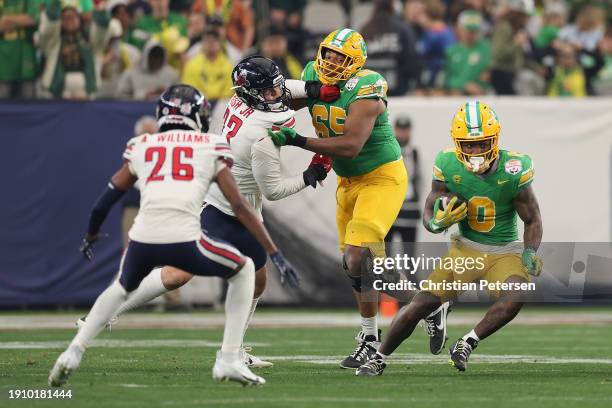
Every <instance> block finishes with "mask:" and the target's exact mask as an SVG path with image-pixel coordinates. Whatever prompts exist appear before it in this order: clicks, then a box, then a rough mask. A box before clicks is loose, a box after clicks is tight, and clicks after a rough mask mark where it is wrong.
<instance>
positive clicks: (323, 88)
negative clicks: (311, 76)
mask: <svg viewBox="0 0 612 408" xmlns="http://www.w3.org/2000/svg"><path fill="white" fill-rule="evenodd" d="M306 95H308V97H309V98H310V99H318V100H320V101H323V102H327V103H331V102H334V101H335V100H336V99H338V98H339V97H340V88H339V87H338V86H337V85H323V84H322V83H321V82H319V81H306Z"/></svg>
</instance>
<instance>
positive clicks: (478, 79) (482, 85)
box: [444, 10, 491, 96]
mask: <svg viewBox="0 0 612 408" xmlns="http://www.w3.org/2000/svg"><path fill="white" fill-rule="evenodd" d="M481 29H482V16H481V15H480V13H478V12H477V11H473V10H465V11H463V12H461V14H459V18H458V20H457V36H458V38H459V42H458V43H456V44H453V45H452V46H451V47H450V48H449V49H448V50H447V51H446V62H445V64H444V87H445V89H446V91H447V92H449V93H450V94H454V95H474V96H476V95H483V94H485V93H486V91H487V89H488V88H489V83H488V79H489V71H488V70H489V66H490V64H491V43H490V42H489V41H488V40H486V39H484V38H482V34H481Z"/></svg>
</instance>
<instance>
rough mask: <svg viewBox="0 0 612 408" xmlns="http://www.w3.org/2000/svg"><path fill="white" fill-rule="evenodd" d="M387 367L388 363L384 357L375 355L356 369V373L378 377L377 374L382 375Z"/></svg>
mask: <svg viewBox="0 0 612 408" xmlns="http://www.w3.org/2000/svg"><path fill="white" fill-rule="evenodd" d="M385 367H387V363H385V362H384V361H383V359H382V358H380V357H378V356H377V355H374V357H372V358H371V359H369V360H368V361H367V362H366V363H365V364H363V365H362V366H361V367H359V368H358V369H357V370H356V371H355V375H357V376H360V377H376V376H377V375H382V373H383V371H385Z"/></svg>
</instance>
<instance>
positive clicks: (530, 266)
mask: <svg viewBox="0 0 612 408" xmlns="http://www.w3.org/2000/svg"><path fill="white" fill-rule="evenodd" d="M521 259H522V261H523V267H524V268H525V269H526V270H527V273H528V274H530V275H532V276H540V274H541V273H542V260H541V259H540V258H538V255H537V254H536V251H535V249H533V248H525V249H524V250H523V255H522V256H521Z"/></svg>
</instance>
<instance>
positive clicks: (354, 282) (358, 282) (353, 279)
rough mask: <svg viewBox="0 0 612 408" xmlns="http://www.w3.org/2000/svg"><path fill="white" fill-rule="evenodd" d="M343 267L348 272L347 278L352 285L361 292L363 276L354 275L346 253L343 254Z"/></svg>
mask: <svg viewBox="0 0 612 408" xmlns="http://www.w3.org/2000/svg"><path fill="white" fill-rule="evenodd" d="M342 269H344V273H346V276H347V278H349V280H350V281H351V287H352V288H353V289H355V290H356V291H357V292H361V276H353V275H352V274H351V270H350V269H349V267H348V265H347V263H346V255H342Z"/></svg>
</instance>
